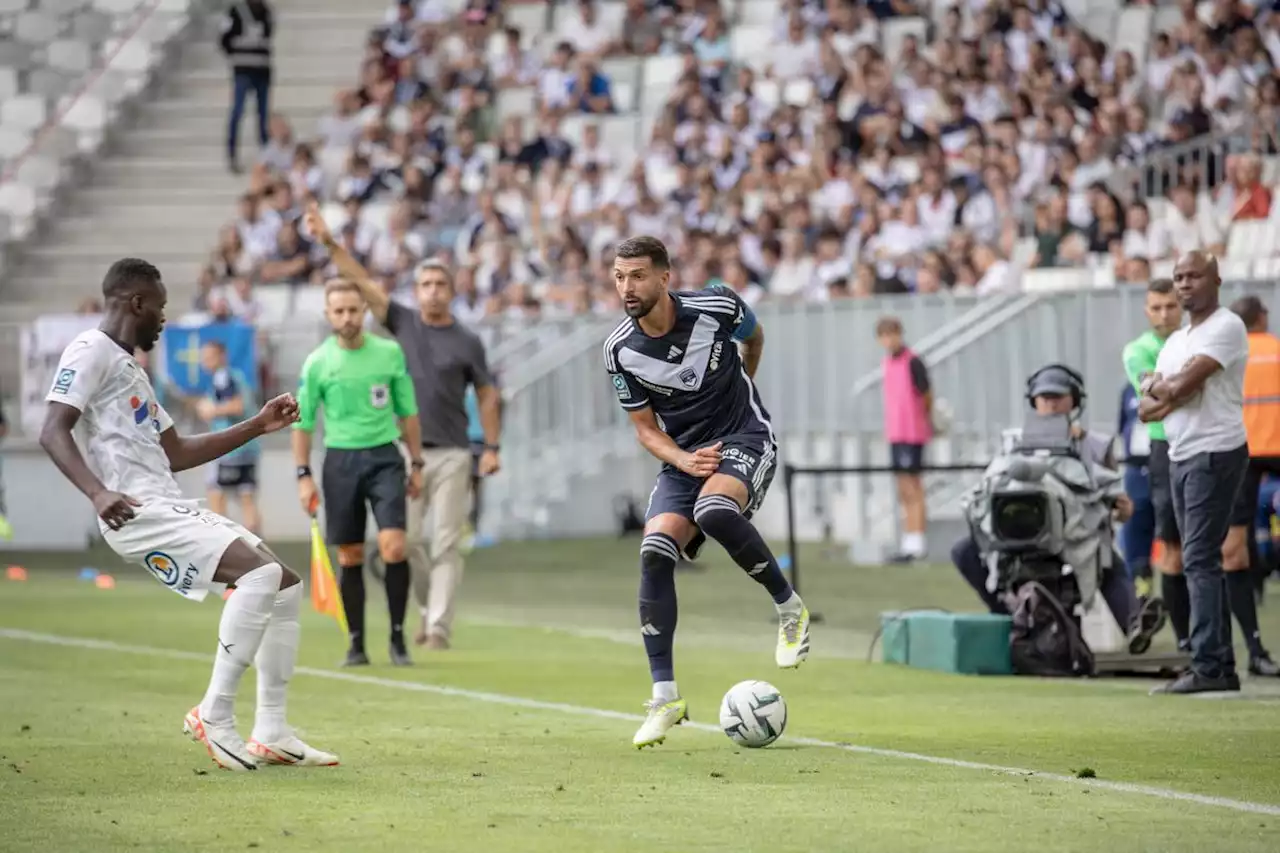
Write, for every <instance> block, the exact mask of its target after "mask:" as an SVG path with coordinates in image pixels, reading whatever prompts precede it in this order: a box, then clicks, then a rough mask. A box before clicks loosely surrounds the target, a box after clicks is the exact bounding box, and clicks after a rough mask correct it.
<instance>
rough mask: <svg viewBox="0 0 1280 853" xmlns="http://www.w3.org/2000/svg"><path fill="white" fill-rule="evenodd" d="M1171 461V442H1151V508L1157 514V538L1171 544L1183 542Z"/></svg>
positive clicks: (1148, 464) (1149, 470) (1148, 470)
mask: <svg viewBox="0 0 1280 853" xmlns="http://www.w3.org/2000/svg"><path fill="white" fill-rule="evenodd" d="M1170 465H1171V463H1170V462H1169V442H1167V441H1159V440H1157V441H1153V442H1151V457H1150V461H1149V462H1148V463H1147V473H1148V474H1150V475H1151V508H1152V510H1154V512H1155V515H1156V538H1157V539H1159V540H1160V541H1161V542H1166V543H1168V544H1170V545H1178V544H1181V542H1182V533H1181V532H1180V531H1179V530H1178V514H1177V513H1176V512H1174V509H1173V478H1172V474H1171V467H1170Z"/></svg>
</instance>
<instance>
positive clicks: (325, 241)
mask: <svg viewBox="0 0 1280 853" xmlns="http://www.w3.org/2000/svg"><path fill="white" fill-rule="evenodd" d="M306 226H307V230H308V231H310V232H311V236H312V237H313V238H315V239H316V240H317V241H318V242H319V243H320V244H321V245H323V246H324V247H325V249H326V250H327V251H328V252H329V256H330V257H331V258H333V263H334V265H335V266H336V267H337V268H338V273H339V274H340V275H341V276H342V277H343V278H344V279H346V280H347V281H349V282H351V283H352V284H354V285H355V286H356V287H358V288H360V295H361V296H363V297H364V301H365V304H367V305H368V306H369V310H370V311H371V312H372V313H373V316H374V318H375V319H376V320H377V321H378V322H379V323H382V324H383V325H385V324H386V322H387V311H388V310H389V309H390V307H391V297H389V296H387V292H386V291H385V290H383V289H382V285H380V284H378V282H376V281H374V279H373V276H371V275H369V271H368V270H367V269H365V268H364V266H363V265H361V263H360V262H359V261H357V260H356V259H355V258H354V257H352V256H351V253H350V252H348V251H347V250H346V248H345V247H344V246H343V245H342V244H341V243H339V242H338V241H337V240H335V239H334V238H333V232H332V231H330V230H329V226H328V225H327V224H325V221H324V217H323V216H321V215H320V206H319V205H317V204H316V203H315V202H312V203H311V205H310V206H308V207H307V214H306Z"/></svg>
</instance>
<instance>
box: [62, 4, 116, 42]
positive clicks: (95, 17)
mask: <svg viewBox="0 0 1280 853" xmlns="http://www.w3.org/2000/svg"><path fill="white" fill-rule="evenodd" d="M71 35H72V36H73V37H74V38H76V39H79V40H80V41H83V42H86V43H88V44H102V43H103V42H104V41H106V40H107V39H108V38H109V37H110V36H111V18H110V16H108V15H105V14H103V13H102V12H99V11H97V10H95V9H86V10H85V11H83V12H81V13H80V14H78V15H76V16H75V18H73V19H72V21H71Z"/></svg>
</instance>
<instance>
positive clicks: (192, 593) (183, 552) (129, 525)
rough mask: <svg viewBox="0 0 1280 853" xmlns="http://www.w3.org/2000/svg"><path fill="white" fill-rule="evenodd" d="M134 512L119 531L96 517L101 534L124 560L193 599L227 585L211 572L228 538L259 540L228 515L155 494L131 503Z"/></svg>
mask: <svg viewBox="0 0 1280 853" xmlns="http://www.w3.org/2000/svg"><path fill="white" fill-rule="evenodd" d="M134 513H135V515H134V517H133V518H131V519H129V521H128V522H126V523H125V525H124V526H123V527H121V528H120V529H119V530H112V529H111V528H109V527H107V526H106V524H104V523H103V522H102V521H101V520H99V521H98V529H100V530H101V531H102V536H103V538H104V539H106V541H107V544H108V545H110V546H111V550H113V551H115V552H116V553H117V554H119V555H120V557H121V558H122V559H124V560H126V561H128V562H130V563H138V564H140V565H142V566H143V567H145V568H146V569H147V570H148V571H149V572H151V574H152V575H154V576H155V578H156V580H158V581H160V583H162V584H164V585H165V586H166V587H168V588H169V589H171V590H173V591H174V592H176V593H178V595H181V596H183V597H184V598H189V599H191V600H192V601H203V600H204V597H205V596H206V595H208V594H209V591H210V590H213V591H215V592H217V593H218V594H219V595H221V594H222V591H223V590H224V589H226V584H221V583H216V582H215V581H214V580H213V574H214V572H216V571H217V569H218V563H219V562H221V561H222V555H223V553H225V552H226V550H227V548H228V547H230V546H231V543H232V542H235V541H236V540H237V539H243V540H244V541H245V543H246V544H247V545H249V546H250V547H251V548H256V547H257V546H258V544H259V543H261V542H262V539H261V537H259V536H256V535H254V534H253V533H251V532H250V531H249V530H247V529H246V528H244V527H241V526H240V525H239V524H236V523H235V522H234V521H232V520H231V519H229V518H224V517H223V516H221V515H218V514H217V513H213V512H209V510H207V509H201V508H198V507H195V506H193V505H191V504H190V503H183V502H178V501H171V500H163V499H160V500H154V499H153V500H149V501H147V502H146V503H144V504H143V505H142V506H140V507H134Z"/></svg>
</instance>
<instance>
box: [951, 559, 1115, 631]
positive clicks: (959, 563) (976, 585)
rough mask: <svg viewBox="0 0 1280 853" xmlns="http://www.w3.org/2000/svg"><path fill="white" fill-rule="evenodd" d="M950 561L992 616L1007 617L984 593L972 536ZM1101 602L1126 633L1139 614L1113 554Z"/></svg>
mask: <svg viewBox="0 0 1280 853" xmlns="http://www.w3.org/2000/svg"><path fill="white" fill-rule="evenodd" d="M951 562H953V563H955V565H956V568H957V569H958V570H959V571H960V575H961V577H963V578H964V579H965V580H966V581H968V583H969V586H971V587H973V590H974V592H976V593H978V597H979V598H981V599H982V603H983V604H985V605H987V609H988V610H990V611H991V612H992V613H998V614H1001V615H1008V613H1009V609H1008V608H1007V607H1005V606H1004V602H1003V601H1001V600H1000V599H999V598H998V597H997V596H996V595H995V594H994V593H991V592H988V591H987V567H986V565H985V564H984V563H983V562H982V555H981V554H979V553H978V544H977V543H976V542H974V541H973V537H972V536H966V537H964V538H963V539H961V540H960V541H958V542H956V544H955V545H954V546H952V548H951ZM1098 580H1099V582H1100V585H1101V590H1100V591H1101V592H1102V597H1103V599H1104V600H1105V601H1106V602H1107V607H1110V608H1111V615H1112V616H1114V617H1115V618H1116V622H1118V623H1119V624H1120V630H1121V631H1123V632H1124V633H1125V634H1128V633H1129V631H1130V629H1131V628H1132V627H1133V620H1134V618H1136V616H1137V614H1138V599H1137V596H1135V595H1134V592H1133V581H1131V580H1130V579H1129V576H1128V574H1126V572H1125V570H1124V560H1122V559H1121V557H1120V555H1119V554H1114V555H1113V559H1112V566H1111V568H1110V569H1109V570H1108V571H1105V572H1103V573H1102V576H1101V577H1100V578H1099V579H1098Z"/></svg>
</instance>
